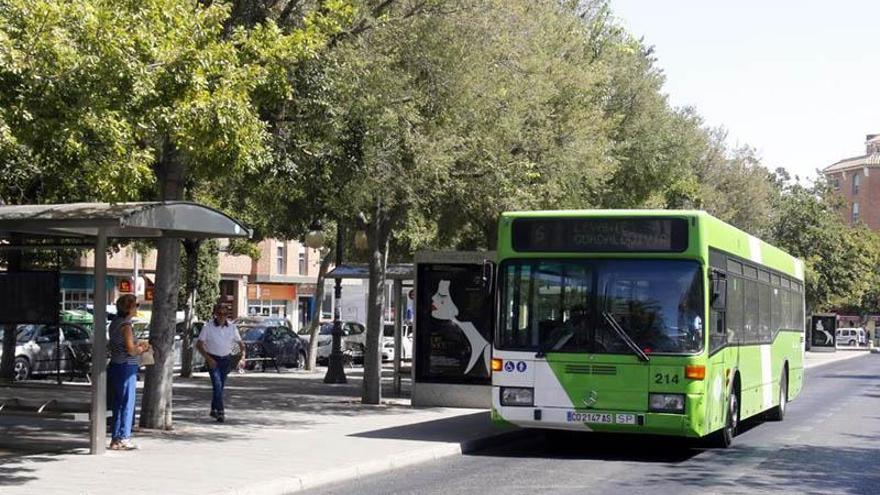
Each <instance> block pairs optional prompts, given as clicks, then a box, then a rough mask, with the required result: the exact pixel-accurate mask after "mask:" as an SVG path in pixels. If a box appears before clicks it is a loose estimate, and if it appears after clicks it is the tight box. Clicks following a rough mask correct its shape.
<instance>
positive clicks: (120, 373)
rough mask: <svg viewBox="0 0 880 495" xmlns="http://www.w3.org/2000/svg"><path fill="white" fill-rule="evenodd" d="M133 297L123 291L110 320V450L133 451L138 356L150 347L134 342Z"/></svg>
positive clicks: (135, 306)
mask: <svg viewBox="0 0 880 495" xmlns="http://www.w3.org/2000/svg"><path fill="white" fill-rule="evenodd" d="M137 308H138V303H137V298H136V297H135V296H134V294H125V295H123V296H120V297H119V299H117V300H116V318H114V319H113V321H112V322H111V323H110V330H109V334H110V367H109V368H108V377H109V378H110V387H111V389H112V391H113V431H112V440H111V441H110V450H134V449H136V448H137V446H136V445H134V444H133V443H131V425H132V423H133V422H134V402H135V397H136V395H137V372H138V367H139V364H140V360H139V356H140V355H141V354H143V353H144V352H147V351H148V350H149V349H150V344H148V343H147V342H137V341H135V339H134V330H133V329H132V326H131V319H132V318H133V317H134V316H135V314H137Z"/></svg>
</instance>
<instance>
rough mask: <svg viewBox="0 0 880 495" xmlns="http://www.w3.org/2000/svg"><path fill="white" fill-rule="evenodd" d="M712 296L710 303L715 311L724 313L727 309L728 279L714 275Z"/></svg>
mask: <svg viewBox="0 0 880 495" xmlns="http://www.w3.org/2000/svg"><path fill="white" fill-rule="evenodd" d="M711 281H712V296H711V299H710V303H711V305H712V309H714V310H715V311H724V310H725V309H726V307H727V279H725V278H722V276H721V275H719V274H717V273H713V274H712V278H711Z"/></svg>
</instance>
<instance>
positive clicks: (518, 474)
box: [307, 354, 880, 495]
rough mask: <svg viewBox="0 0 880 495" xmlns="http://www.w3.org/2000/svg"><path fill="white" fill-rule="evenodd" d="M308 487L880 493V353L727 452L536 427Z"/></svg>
mask: <svg viewBox="0 0 880 495" xmlns="http://www.w3.org/2000/svg"><path fill="white" fill-rule="evenodd" d="M307 493H312V494H318V493H321V494H346V495H350V494H352V493H357V494H370V493H376V494H379V493H381V494H386V493H417V494H430V493H442V494H446V493H480V494H495V493H497V494H503V495H511V494H525V493H528V494H546V493H552V494H557V493H559V494H568V493H571V494H575V493H577V494H585V493H587V494H589V493H602V494H614V493H650V494H651V495H661V494H675V495H683V494H690V493H699V494H706V493H798V494H800V493H816V494H832V493H847V494H850V493H864V494H880V355H876V354H871V355H867V356H864V357H859V358H856V359H851V360H848V361H844V362H840V363H833V364H829V365H825V366H822V367H820V368H815V369H811V370H808V371H807V379H806V386H805V389H804V391H803V392H802V394H801V395H800V396H799V397H798V398H797V399H796V400H795V401H793V402H791V403H789V408H788V411H787V415H786V418H785V421H783V422H781V423H778V422H761V421H749V422H747V423H745V424H743V431H741V433H740V434H739V435H738V436H737V437H736V438H735V440H734V445H733V447H731V448H730V449H726V450H723V449H706V448H703V447H701V446H699V445H694V444H692V443H687V442H683V441H677V440H674V439H669V438H661V437H644V436H629V435H625V436H621V435H616V436H608V435H596V434H571V433H566V434H564V435H562V436H561V438H560V436H559V435H549V436H548V435H544V434H543V433H541V432H537V431H536V432H530V433H529V434H528V435H526V436H525V437H524V438H521V439H519V440H517V441H514V442H512V443H508V444H506V445H501V446H496V447H493V448H491V449H487V450H484V451H481V452H477V453H475V454H471V455H465V456H462V457H455V458H450V459H446V460H443V461H438V462H435V463H431V464H420V465H418V466H414V467H410V468H406V469H401V470H397V471H393V472H390V473H385V474H378V475H375V476H371V477H365V478H362V479H360V480H357V481H354V482H348V483H340V484H337V485H328V486H326V487H322V488H318V489H315V490H314V491H310V492H307Z"/></svg>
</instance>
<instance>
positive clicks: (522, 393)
mask: <svg viewBox="0 0 880 495" xmlns="http://www.w3.org/2000/svg"><path fill="white" fill-rule="evenodd" d="M534 404H535V391H534V389H531V388H521V387H501V405H502V406H532V405H534Z"/></svg>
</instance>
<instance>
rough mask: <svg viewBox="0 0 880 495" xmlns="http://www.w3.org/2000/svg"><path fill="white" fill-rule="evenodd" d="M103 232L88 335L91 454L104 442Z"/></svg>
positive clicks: (97, 243)
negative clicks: (89, 347)
mask: <svg viewBox="0 0 880 495" xmlns="http://www.w3.org/2000/svg"><path fill="white" fill-rule="evenodd" d="M106 280H107V232H106V231H105V230H104V229H98V236H97V239H96V241H95V296H94V308H95V320H94V328H95V329H94V332H93V333H92V370H91V373H92V410H91V415H90V416H91V425H90V428H89V430H90V438H89V451H90V453H91V454H94V455H100V454H103V453H104V450H105V448H106V445H105V444H106V443H107V442H106V441H107V283H106Z"/></svg>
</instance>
